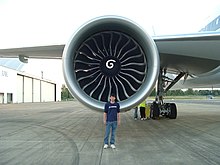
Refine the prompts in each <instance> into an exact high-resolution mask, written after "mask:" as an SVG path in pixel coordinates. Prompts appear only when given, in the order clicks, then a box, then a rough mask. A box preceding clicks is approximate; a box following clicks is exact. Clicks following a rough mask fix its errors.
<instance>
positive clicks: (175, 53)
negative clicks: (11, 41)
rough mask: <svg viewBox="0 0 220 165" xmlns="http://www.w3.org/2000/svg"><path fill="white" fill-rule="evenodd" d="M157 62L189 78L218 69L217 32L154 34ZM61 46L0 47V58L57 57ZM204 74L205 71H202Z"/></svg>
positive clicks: (169, 70)
mask: <svg viewBox="0 0 220 165" xmlns="http://www.w3.org/2000/svg"><path fill="white" fill-rule="evenodd" d="M152 38H153V40H154V41H155V43H156V45H157V48H158V51H159V55H160V65H161V67H162V68H167V69H168V72H170V73H175V74H176V73H179V72H186V73H188V74H189V75H192V76H193V77H197V76H201V77H204V76H208V75H213V74H216V73H218V72H219V71H220V70H218V69H219V66H220V46H219V45H220V33H195V34H184V35H170V36H154V37H152ZM64 47H65V45H64V44H63V45H50V46H37V47H23V48H10V49H0V57H4V58H15V57H19V55H22V56H25V57H27V58H38V59H45V58H46V59H61V58H62V54H63V50H64ZM205 73H206V74H205ZM218 83H219V81H218Z"/></svg>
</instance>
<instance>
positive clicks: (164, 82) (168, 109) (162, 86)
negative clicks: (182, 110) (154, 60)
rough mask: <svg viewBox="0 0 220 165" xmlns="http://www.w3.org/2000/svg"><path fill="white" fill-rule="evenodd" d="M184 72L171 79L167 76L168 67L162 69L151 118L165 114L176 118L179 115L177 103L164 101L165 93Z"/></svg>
mask: <svg viewBox="0 0 220 165" xmlns="http://www.w3.org/2000/svg"><path fill="white" fill-rule="evenodd" d="M184 75H185V73H184V72H180V73H179V74H178V75H177V76H176V78H175V79H171V78H169V77H167V76H166V69H160V73H159V77H158V83H157V91H156V99H155V101H154V102H153V104H152V105H151V118H152V119H158V118H159V117H160V116H165V117H167V118H170V119H176V117H177V107H176V104H175V103H164V100H163V96H164V94H165V93H166V92H167V91H168V90H169V89H170V88H171V87H172V86H173V85H174V84H175V83H177V82H178V81H179V80H180V79H181V78H182V77H183V76H184Z"/></svg>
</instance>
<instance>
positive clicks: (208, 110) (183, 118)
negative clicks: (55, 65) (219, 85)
mask: <svg viewBox="0 0 220 165" xmlns="http://www.w3.org/2000/svg"><path fill="white" fill-rule="evenodd" d="M216 102H219V103H220V101H216ZM216 102H215V104H207V103H206V102H203V101H202V100H201V101H199V102H190V103H188V102H187V101H183V102H181V101H179V102H177V108H178V116H177V119H175V120H171V119H167V118H160V119H159V120H145V121H141V120H137V121H135V120H134V119H133V110H131V111H128V112H125V113H121V126H119V127H118V128H117V133H116V149H111V148H108V149H103V139H104V132H105V126H104V125H103V120H102V117H103V114H102V113H99V112H96V111H92V110H89V109H88V108H86V107H84V106H83V105H81V104H80V103H78V102H77V101H71V102H55V103H54V102H51V103H23V104H7V105H4V104H2V105H0V164H1V165H15V164H22V165H30V164H47V165H50V164H51V165H61V164H64V165H70V164H71V165H78V164H79V165H109V164H110V165H142V164H144V165H145V164H150V165H161V164H163V165H164V164H165V165H166V164H167V165H172V164H175V165H176V164H186V165H190V164H193V165H207V164H214V165H215V164H216V165H217V164H220V108H219V104H216Z"/></svg>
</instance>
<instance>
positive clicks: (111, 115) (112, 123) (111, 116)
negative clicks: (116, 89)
mask: <svg viewBox="0 0 220 165" xmlns="http://www.w3.org/2000/svg"><path fill="white" fill-rule="evenodd" d="M103 122H104V124H105V125H106V130H105V138H104V149H106V148H108V146H109V134H110V131H111V138H110V147H111V148H113V149H115V148H116V147H115V132H116V128H117V125H120V105H119V103H117V102H116V96H115V94H111V96H110V101H109V102H107V103H106V104H105V109H104V115H103Z"/></svg>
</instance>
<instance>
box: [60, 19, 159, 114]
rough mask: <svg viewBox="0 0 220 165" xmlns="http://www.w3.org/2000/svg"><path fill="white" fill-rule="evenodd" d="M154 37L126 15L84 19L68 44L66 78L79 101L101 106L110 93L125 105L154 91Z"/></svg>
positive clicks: (156, 66)
mask: <svg viewBox="0 0 220 165" xmlns="http://www.w3.org/2000/svg"><path fill="white" fill-rule="evenodd" d="M159 67H160V64H159V55H158V51H157V47H156V45H155V43H154V41H153V40H152V39H151V37H150V36H148V35H147V34H146V33H145V32H144V31H143V30H142V29H141V28H140V27H139V26H138V25H137V24H135V23H134V22H132V21H131V20H128V19H126V18H123V17H118V16H104V17H98V18H96V19H93V20H91V21H89V22H88V23H86V24H85V25H83V26H82V27H81V28H79V30H77V31H76V32H75V34H74V35H73V36H72V38H71V40H70V42H69V43H68V44H66V45H65V48H64V52H63V73H64V78H65V81H66V84H67V86H68V88H69V90H70V92H71V93H72V95H73V96H74V97H75V98H77V99H78V100H79V101H80V102H81V103H83V104H84V105H86V106H88V107H89V108H91V109H94V110H99V111H101V112H103V108H104V104H105V102H107V101H108V100H109V96H110V94H111V93H115V94H116V98H117V100H118V101H119V102H120V107H121V111H126V110H130V109H131V108H133V107H134V106H136V105H138V104H139V103H140V102H142V101H143V100H144V99H145V98H146V97H147V96H149V95H150V93H151V91H152V89H153V88H154V87H155V84H156V81H157V77H158V72H159Z"/></svg>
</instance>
